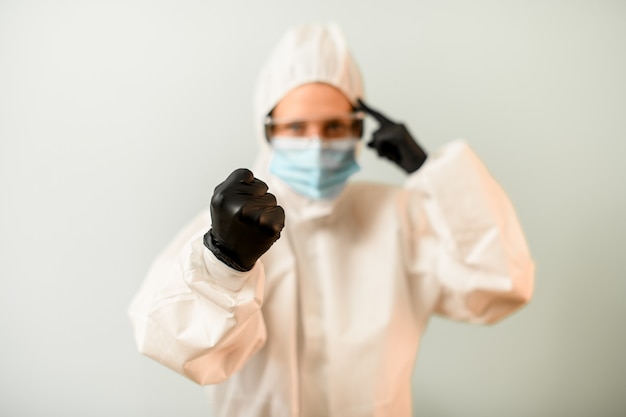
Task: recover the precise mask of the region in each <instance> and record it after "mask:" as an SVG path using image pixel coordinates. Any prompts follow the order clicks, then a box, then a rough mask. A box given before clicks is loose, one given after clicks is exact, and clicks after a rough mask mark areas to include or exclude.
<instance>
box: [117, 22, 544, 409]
mask: <svg viewBox="0 0 626 417" xmlns="http://www.w3.org/2000/svg"><path fill="white" fill-rule="evenodd" d="M314 81H315V82H325V83H328V84H330V85H333V86H335V87H337V88H339V89H340V90H341V91H342V92H343V93H344V94H345V95H346V97H348V98H349V99H350V100H351V101H352V102H353V103H355V102H356V98H358V97H362V96H363V92H362V86H361V79H360V75H359V72H358V70H357V67H356V65H355V64H354V62H353V61H352V58H351V56H350V54H349V52H348V50H347V47H346V43H345V40H344V38H343V36H342V34H341V32H340V30H339V29H338V28H337V27H336V26H334V25H305V26H301V27H298V28H296V29H294V30H292V31H290V32H289V33H288V34H287V35H286V36H285V37H284V38H283V40H282V41H281V42H280V43H279V45H278V46H277V48H276V49H275V50H274V52H273V54H272V55H271V57H270V59H269V61H268V63H267V64H266V66H265V68H264V70H263V71H262V73H261V77H260V80H259V84H258V91H257V97H256V111H257V114H256V117H257V118H256V122H257V123H258V126H259V140H260V143H261V155H260V157H259V159H258V161H257V163H256V166H255V167H254V168H253V172H254V174H255V176H256V177H258V178H260V179H262V180H264V181H265V182H266V183H267V184H268V185H269V192H271V193H273V194H274V195H275V196H276V197H277V200H278V203H279V204H280V205H282V206H283V208H284V210H285V215H286V220H285V228H284V230H283V232H282V234H281V237H280V239H278V241H277V242H276V243H275V244H274V245H273V246H272V247H271V248H270V249H269V251H268V252H266V253H265V254H264V255H263V256H262V257H261V258H260V259H259V261H257V263H256V264H255V266H254V267H253V268H252V270H250V271H248V272H238V271H235V270H233V269H231V268H229V267H228V266H226V265H225V264H223V263H222V262H220V261H219V260H218V259H217V258H216V257H215V256H214V255H213V254H212V253H211V252H210V251H209V250H208V249H206V247H205V246H204V245H203V240H202V238H203V235H204V233H206V231H207V230H208V229H209V228H210V226H211V219H210V214H209V210H208V209H207V210H206V211H205V212H203V213H201V214H200V215H199V216H198V217H197V218H195V219H194V220H193V221H192V222H191V223H190V224H189V225H187V227H186V228H184V229H183V230H182V231H181V233H180V234H179V235H178V236H177V237H176V238H175V239H174V241H173V242H172V243H171V244H170V245H169V246H168V247H167V248H166V249H165V251H164V252H163V253H161V254H160V256H159V257H158V258H157V259H156V260H155V262H154V264H153V265H152V268H151V270H150V272H149V274H148V276H147V278H146V279H145V281H144V283H143V285H142V287H141V289H140V291H139V293H138V294H137V295H136V297H135V299H134V300H133V302H132V305H131V307H130V311H129V313H130V317H131V320H132V323H133V326H134V329H135V334H136V341H137V345H138V347H139V350H140V351H141V352H142V353H143V354H145V355H147V356H149V357H151V358H153V359H155V360H157V361H159V362H161V363H162V364H164V365H166V366H168V367H170V368H171V369H173V370H175V371H176V372H179V373H180V374H182V375H184V376H186V377H188V378H190V379H192V380H193V381H196V382H197V383H199V384H215V385H212V387H211V388H212V390H213V391H214V402H215V407H216V414H217V415H218V416H247V417H250V416H272V417H282V416H306V417H310V416H315V417H318V416H340V417H352V416H355V417H356V416H359V417H361V416H385V417H389V416H394V417H408V416H410V415H411V389H410V382H411V374H412V371H413V368H414V363H415V358H416V353H417V350H418V346H419V342H420V337H421V334H422V332H423V331H424V329H425V326H426V324H427V321H428V318H429V316H430V315H431V314H441V315H444V316H447V317H450V318H452V319H457V320H463V321H468V322H474V323H493V322H495V321H497V320H499V319H501V318H502V317H504V316H505V315H507V314H509V313H511V312H512V311H514V310H516V309H517V308H519V307H520V306H522V305H524V304H525V303H526V302H527V301H528V300H529V298H530V296H531V293H532V288H533V275H534V265H533V262H532V260H531V258H530V256H529V251H528V248H527V246H526V243H525V239H524V236H523V234H522V231H521V229H520V225H519V223H518V220H517V218H516V215H515V213H514V210H513V208H512V206H511V204H510V202H509V200H508V198H507V197H506V195H505V194H504V192H503V191H502V189H501V188H500V186H499V185H498V184H497V183H496V181H495V180H494V179H493V178H492V177H491V176H490V174H489V173H488V172H487V169H486V168H485V167H484V166H483V164H482V163H481V161H480V160H479V159H478V158H477V157H476V155H475V154H474V153H473V152H472V150H471V149H470V148H469V147H468V146H467V144H465V143H464V142H462V141H456V142H452V143H450V144H449V145H447V146H445V147H443V148H442V149H440V150H439V151H437V152H435V153H431V155H429V158H428V160H427V161H426V163H425V164H424V165H423V166H422V167H421V168H420V169H419V170H418V171H416V172H415V173H413V174H411V175H409V176H408V178H407V180H406V183H405V185H404V186H403V187H396V186H391V185H382V184H373V183H357V182H349V183H348V185H347V186H346V188H345V189H344V191H343V192H342V193H341V194H340V195H339V197H337V198H336V199H334V200H332V201H311V200H308V199H306V198H304V197H302V196H300V195H298V194H296V193H295V192H293V191H292V190H291V189H289V188H288V187H287V186H286V185H285V184H284V183H283V182H281V181H280V180H279V179H278V178H276V177H274V176H273V175H271V174H270V173H269V172H268V162H269V157H270V150H269V147H268V146H267V144H266V141H265V139H264V137H263V134H262V121H263V118H264V117H265V116H266V115H267V114H268V113H269V111H270V110H271V109H272V108H273V107H274V106H275V105H276V104H277V102H278V101H280V99H281V98H282V97H283V96H284V95H285V94H286V93H287V92H288V91H290V90H291V89H293V88H294V87H297V86H299V85H302V84H304V83H308V82H314ZM233 168H236V167H233ZM216 185H217V184H216Z"/></svg>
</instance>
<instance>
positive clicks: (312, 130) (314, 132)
mask: <svg viewBox="0 0 626 417" xmlns="http://www.w3.org/2000/svg"><path fill="white" fill-rule="evenodd" d="M325 134H326V132H325V129H324V124H323V123H321V122H317V121H316V122H312V121H311V122H308V123H307V124H306V136H307V137H318V138H321V139H325V137H324V136H325Z"/></svg>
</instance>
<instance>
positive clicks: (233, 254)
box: [204, 168, 285, 271]
mask: <svg viewBox="0 0 626 417" xmlns="http://www.w3.org/2000/svg"><path fill="white" fill-rule="evenodd" d="M211 219H212V222H213V224H212V225H211V229H210V230H209V231H208V232H207V233H206V234H205V235H204V245H205V246H206V247H207V248H208V249H209V250H210V251H211V252H213V254H214V255H215V256H216V257H217V258H218V259H219V260H220V261H222V262H224V263H225V264H227V265H228V266H230V267H231V268H234V269H236V270H238V271H249V270H250V269H252V267H253V266H254V263H255V262H256V261H257V259H259V257H260V256H261V255H263V254H264V253H265V252H266V251H267V250H268V249H269V248H270V246H272V244H273V243H274V242H276V240H278V238H279V237H280V231H281V230H282V229H283V227H284V225H285V212H284V210H283V208H282V207H281V206H279V205H277V204H276V197H274V195H272V194H270V193H268V192H267V185H266V184H265V183H264V182H263V181H261V180H259V179H257V178H254V175H253V174H252V172H251V171H250V170H247V169H244V168H240V169H236V170H235V171H233V172H232V173H231V174H230V175H229V176H228V178H226V181H224V182H223V183H221V184H220V185H218V186H217V187H215V192H214V193H213V197H212V198H211Z"/></svg>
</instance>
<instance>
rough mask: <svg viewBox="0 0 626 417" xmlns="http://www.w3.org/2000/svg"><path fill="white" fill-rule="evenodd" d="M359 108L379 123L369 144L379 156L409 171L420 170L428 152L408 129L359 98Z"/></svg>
mask: <svg viewBox="0 0 626 417" xmlns="http://www.w3.org/2000/svg"><path fill="white" fill-rule="evenodd" d="M358 102H359V108H358V110H362V111H364V112H365V113H367V114H369V115H371V116H372V117H373V118H374V119H376V121H377V122H378V124H379V125H380V126H379V127H378V130H376V131H375V132H374V133H373V134H372V140H370V141H369V142H368V143H367V146H368V147H370V148H373V149H376V151H377V152H378V155H379V156H382V157H385V158H387V159H389V160H391V161H393V162H395V163H396V164H397V165H398V166H399V167H400V168H402V169H403V170H405V171H406V172H407V173H409V174H410V173H412V172H415V171H417V170H418V168H419V167H421V166H422V164H423V163H424V162H425V161H426V158H427V155H426V152H424V150H423V149H422V148H421V147H420V146H419V145H418V144H417V142H416V141H415V139H413V136H411V134H410V133H409V131H408V129H407V128H406V127H405V126H404V125H403V124H401V123H396V122H393V121H391V120H390V119H389V118H387V117H386V116H384V115H383V114H381V113H380V112H378V111H376V110H374V109H372V108H371V107H369V106H368V105H366V104H365V103H364V102H363V101H362V100H360V99H359V100H358Z"/></svg>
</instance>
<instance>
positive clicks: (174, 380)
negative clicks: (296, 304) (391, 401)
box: [0, 0, 626, 417]
mask: <svg viewBox="0 0 626 417" xmlns="http://www.w3.org/2000/svg"><path fill="white" fill-rule="evenodd" d="M311 20H313V21H315V20H334V21H336V22H338V23H340V24H341V25H342V27H343V28H344V30H345V32H346V34H347V37H348V39H349V41H350V43H351V45H352V48H353V52H354V55H355V56H356V58H357V60H358V61H359V63H360V66H361V69H362V71H363V74H364V77H365V83H366V91H367V95H368V98H369V101H370V103H371V104H372V105H373V106H376V107H378V108H380V109H381V110H383V111H384V112H386V113H388V114H389V115H390V116H392V117H394V118H396V119H399V120H403V121H405V122H406V123H407V124H409V125H410V127H411V129H412V131H413V132H414V133H415V134H416V135H417V136H419V138H420V141H421V143H422V144H423V145H424V146H425V147H426V148H428V149H429V150H434V149H436V148H437V147H439V146H441V145H442V144H444V143H446V142H448V141H450V140H452V139H454V138H457V137H464V138H466V139H467V140H468V141H469V143H470V144H471V145H472V146H473V147H474V149H475V150H476V151H477V153H478V154H479V155H480V156H481V158H482V159H483V160H484V161H485V163H486V164H487V166H488V167H489V169H490V170H491V172H492V173H493V174H494V176H495V177H496V178H497V179H498V180H499V181H500V182H501V184H502V185H503V186H504V188H505V189H506V190H507V191H508V193H509V195H510V197H511V199H512V200H513V203H514V204H515V206H516V208H517V210H518V214H519V217H520V220H521V222H522V224H523V226H524V229H525V231H526V234H527V237H528V242H529V245H530V248H531V251H532V254H533V255H534V258H535V260H536V263H537V281H536V292H535V298H534V300H533V301H532V303H531V304H530V305H529V306H528V307H527V308H525V309H524V310H522V311H520V312H519V313H516V314H515V315H513V316H512V317H510V318H509V319H508V320H506V321H504V322H502V323H499V324H497V325H495V326H489V327H479V326H473V325H466V324H458V323H453V322H449V321H444V320H442V319H433V321H431V324H430V327H429V328H428V330H427V332H426V335H425V337H424V339H423V347H422V350H421V352H420V355H419V358H418V362H417V366H416V372H415V377H414V389H413V392H414V403H415V407H414V408H415V415H420V416H429V417H456V416H464V417H465V416H477V417H479V416H480V417H488V416H492V417H501V416H508V417H517V416H519V417H521V416H533V417H537V416H581V417H582V416H584V417H588V416H592V415H593V416H624V415H626V395H624V392H625V391H624V390H625V387H626V359H624V356H625V352H626V335H625V333H626V331H625V326H624V319H625V317H626V307H625V305H626V303H625V301H624V300H625V298H626V284H625V279H624V278H625V276H624V275H625V274H624V267H623V265H624V262H625V259H626V255H625V252H626V238H625V236H626V227H625V222H624V213H625V211H626V187H625V180H626V168H625V164H624V154H625V153H626V81H625V74H626V45H625V43H626V42H625V41H626V2H624V1H597V0H593V1H592V0H589V1H531V0H528V1H521V0H520V1H496V0H494V1H471V2H470V1H453V0H445V1H415V0H412V1H397V0H385V1H382V0H381V1H376V2H374V1H372V2H366V1H363V0H360V1H356V0H353V1H335V0H318V1H287V0H282V1H280V0H267V1H229V2H226V1H217V0H214V1H199V0H182V1H181V0H177V1H165V0H161V1H148V0H145V1H140V0H124V1H122V0H119V1H104V0H103V1H69V0H62V1H43V0H42V1H33V0H22V1H17V0H15V1H11V0H1V1H0V190H1V194H0V256H1V258H0V274H1V280H0V329H1V342H0V415H2V416H40V415H46V416H113V415H115V416H151V417H156V416H207V415H210V413H209V411H208V407H207V404H206V398H205V393H204V389H203V388H201V387H198V386H196V385H195V384H194V383H192V382H189V381H187V380H185V379H184V378H183V377H181V376H178V375H177V374H175V373H173V372H172V371H169V370H168V369H166V368H164V367H162V366H161V365H159V364H157V363H156V362H153V361H151V360H150V359H147V358H144V357H142V356H140V355H139V354H138V353H137V352H136V349H135V346H134V342H133V337H132V333H131V328H130V324H129V321H128V319H127V317H126V308H127V306H128V304H129V302H130V300H131V297H132V296H133V294H134V293H135V291H136V290H137V289H138V287H139V284H140V282H141V280H142V279H143V276H144V274H145V272H146V270H147V268H148V266H149V263H150V261H151V259H152V258H153V257H154V256H155V255H156V254H157V252H158V251H159V250H160V249H161V248H162V247H163V246H164V245H165V244H166V243H167V242H168V241H169V239H170V238H171V237H172V236H173V234H174V233H175V232H176V231H177V230H178V229H179V228H180V227H181V226H182V225H183V224H184V223H185V222H186V221H187V220H188V219H189V218H190V217H191V216H192V215H194V214H195V213H196V212H197V211H199V210H200V209H202V208H203V207H205V206H206V205H207V203H208V201H209V198H210V195H211V193H212V189H213V187H214V186H215V185H216V183H217V182H219V181H221V179H222V178H223V177H224V176H225V175H227V174H228V173H229V172H230V171H231V170H232V169H233V168H236V167H239V166H249V165H250V162H251V161H252V159H253V156H254V154H255V151H256V148H255V141H254V139H253V132H254V127H253V126H252V112H251V97H252V90H253V86H254V82H255V78H256V75H257V70H258V68H259V66H260V65H261V63H262V61H263V59H264V58H265V56H266V55H267V53H268V52H269V50H270V48H271V47H272V46H273V45H274V43H275V42H276V41H277V40H278V38H279V36H280V35H281V34H282V33H283V31H284V30H285V29H286V28H287V27H288V26H290V25H292V24H296V23H301V22H304V21H311ZM370 126H372V123H370ZM363 165H364V172H363V173H361V174H360V176H361V177H366V178H376V179H378V180H380V181H386V182H392V183H399V182H400V181H401V180H402V175H401V174H400V172H399V171H398V170H396V169H395V168H394V167H392V166H390V165H389V164H387V163H385V162H384V161H378V160H377V159H376V158H375V157H373V156H372V155H370V153H369V152H366V153H365V155H364V158H363ZM354 383H358V381H354Z"/></svg>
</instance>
